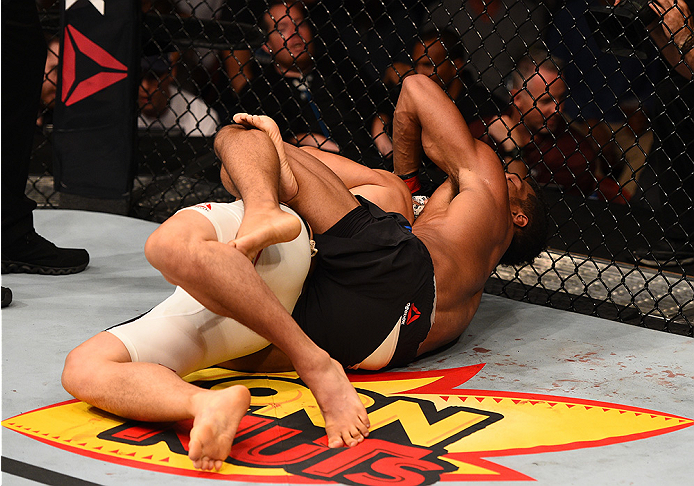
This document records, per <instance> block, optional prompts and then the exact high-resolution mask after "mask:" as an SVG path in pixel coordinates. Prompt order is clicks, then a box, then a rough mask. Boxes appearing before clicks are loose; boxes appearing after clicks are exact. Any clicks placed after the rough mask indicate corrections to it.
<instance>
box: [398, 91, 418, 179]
mask: <svg viewBox="0 0 694 486" xmlns="http://www.w3.org/2000/svg"><path fill="white" fill-rule="evenodd" d="M421 164H422V126H421V123H420V120H419V114H418V111H417V106H416V103H415V101H414V100H413V99H412V96H411V95H409V94H408V93H407V91H406V88H405V87H403V89H402V92H401V94H400V98H399V99H398V104H397V106H396V108H395V114H394V115H393V172H395V174H397V175H399V176H402V175H407V174H413V173H416V172H417V171H418V170H419V167H420V165H421Z"/></svg>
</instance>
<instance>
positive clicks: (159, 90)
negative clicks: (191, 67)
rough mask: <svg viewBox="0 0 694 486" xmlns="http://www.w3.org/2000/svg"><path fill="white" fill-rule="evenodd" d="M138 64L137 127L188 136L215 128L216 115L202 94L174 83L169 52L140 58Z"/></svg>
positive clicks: (208, 134) (206, 134) (209, 133)
mask: <svg viewBox="0 0 694 486" xmlns="http://www.w3.org/2000/svg"><path fill="white" fill-rule="evenodd" d="M141 68H142V81H141V82H140V89H139V93H138V102H139V106H140V115H139V117H138V121H137V124H138V128H139V129H140V130H150V131H155V130H157V131H166V132H167V133H168V134H171V135H173V134H178V133H180V134H182V135H187V136H191V137H211V136H213V135H214V134H215V133H216V132H217V127H218V126H219V115H218V114H217V112H216V111H215V110H214V109H213V108H210V107H209V106H207V103H205V102H204V101H203V100H202V98H199V97H196V96H195V95H194V94H192V93H190V92H188V91H186V90H184V89H182V88H180V87H178V86H177V85H176V83H175V82H174V73H173V68H172V64H171V61H170V58H169V55H168V54H162V55H158V56H156V55H155V56H148V57H145V58H143V59H142V63H141Z"/></svg>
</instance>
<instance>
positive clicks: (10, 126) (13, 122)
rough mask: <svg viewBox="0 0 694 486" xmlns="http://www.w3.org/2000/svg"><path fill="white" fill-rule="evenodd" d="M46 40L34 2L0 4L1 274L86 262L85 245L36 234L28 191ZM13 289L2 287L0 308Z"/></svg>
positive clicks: (67, 268) (64, 268)
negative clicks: (70, 245)
mask: <svg viewBox="0 0 694 486" xmlns="http://www.w3.org/2000/svg"><path fill="white" fill-rule="evenodd" d="M45 64H46V39H45V38H44V35H43V31H42V30H41V24H40V22H39V17H38V12H37V10H36V4H35V3H34V2H27V1H26V0H11V1H3V2H2V67H3V76H2V81H3V85H2V273H3V274H6V273H35V274H41V275H66V274H72V273H77V272H81V271H82V270H84V269H85V268H86V267H87V264H88V263H89V254H88V253H87V251H86V250H83V249H71V248H58V247H56V246H55V245H54V244H53V243H51V242H50V241H48V240H46V239H45V238H43V237H42V236H40V235H38V234H37V233H36V230H35V229H34V219H33V211H34V209H35V208H36V203H35V202H34V201H33V200H31V199H29V198H28V197H27V196H26V194H25V191H26V184H27V178H28V176H29V164H30V160H31V147H32V142H33V138H34V130H35V127H36V115H37V113H38V110H39V105H40V100H41V85H42V82H43V76H44V68H45ZM11 300H12V292H11V291H10V290H9V289H7V288H5V287H3V288H2V307H5V306H6V305H8V304H9V303H10V301H11Z"/></svg>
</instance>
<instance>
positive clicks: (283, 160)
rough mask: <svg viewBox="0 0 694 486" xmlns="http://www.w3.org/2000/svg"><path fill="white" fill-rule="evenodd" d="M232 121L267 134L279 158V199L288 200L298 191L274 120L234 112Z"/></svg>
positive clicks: (262, 116)
mask: <svg viewBox="0 0 694 486" xmlns="http://www.w3.org/2000/svg"><path fill="white" fill-rule="evenodd" d="M234 121H235V122H236V123H238V124H239V125H243V126H244V127H246V128H257V129H258V130H261V131H263V132H265V133H266V134H267V136H268V137H270V140H272V144H273V145H274V146H275V150H277V157H279V160H280V200H281V201H283V202H288V201H290V200H291V199H293V198H294V196H296V194H297V192H299V185H298V184H297V182H296V178H295V177H294V173H293V172H292V169H291V168H290V167H289V162H287V154H286V153H285V151H284V141H283V140H282V135H281V134H280V129H279V127H278V126H277V123H275V120H273V119H272V118H270V117H269V116H265V115H249V114H248V113H236V114H235V115H234Z"/></svg>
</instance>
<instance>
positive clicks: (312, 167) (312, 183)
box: [285, 144, 359, 233]
mask: <svg viewBox="0 0 694 486" xmlns="http://www.w3.org/2000/svg"><path fill="white" fill-rule="evenodd" d="M285 150H286V153H287V161H288V162H289V165H290V168H291V170H292V173H293V174H294V177H295V178H296V181H297V184H298V186H299V191H298V193H297V195H296V196H295V197H294V198H292V199H291V200H290V201H285V202H286V203H287V204H288V205H289V206H290V207H291V208H292V209H294V210H295V211H296V212H297V213H299V214H300V215H301V216H302V217H303V218H304V219H305V220H306V221H308V223H309V224H310V225H311V227H312V228H313V231H315V232H316V233H323V232H325V231H327V230H328V229H329V228H331V227H332V226H333V225H335V223H337V222H338V221H339V220H340V219H342V218H343V217H344V216H345V215H346V214H347V213H349V212H350V211H351V210H352V209H354V208H356V207H357V206H359V203H358V201H357V200H356V198H355V197H354V195H353V194H352V193H351V192H349V189H348V188H347V186H346V185H345V184H344V183H343V182H342V181H341V180H340V178H339V177H338V176H337V175H336V174H335V172H333V171H332V170H331V169H330V168H328V166H326V165H325V164H324V163H322V162H321V161H320V160H318V159H317V158H316V157H314V156H313V155H311V154H310V153H308V152H307V151H305V150H302V149H300V148H298V147H294V146H293V145H289V144H285Z"/></svg>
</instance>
